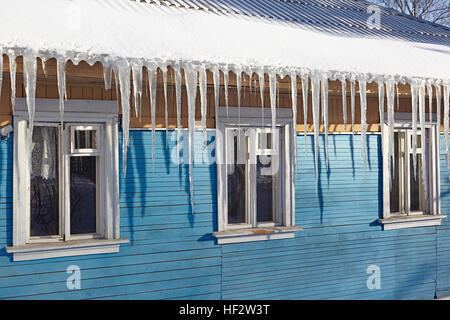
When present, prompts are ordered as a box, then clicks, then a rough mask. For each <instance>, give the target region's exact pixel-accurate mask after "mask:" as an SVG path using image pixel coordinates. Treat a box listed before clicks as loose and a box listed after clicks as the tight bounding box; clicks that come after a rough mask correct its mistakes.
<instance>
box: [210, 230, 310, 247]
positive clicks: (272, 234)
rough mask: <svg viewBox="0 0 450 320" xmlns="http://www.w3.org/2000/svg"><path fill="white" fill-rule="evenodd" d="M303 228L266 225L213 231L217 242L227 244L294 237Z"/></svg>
mask: <svg viewBox="0 0 450 320" xmlns="http://www.w3.org/2000/svg"><path fill="white" fill-rule="evenodd" d="M300 230H303V229H302V228H301V227H298V226H292V227H267V228H246V229H236V230H227V231H221V232H214V233H213V235H214V236H215V237H216V239H217V244H229V243H239V242H251V241H265V240H276V239H288V238H294V237H295V232H296V231H300Z"/></svg>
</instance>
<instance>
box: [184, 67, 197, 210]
mask: <svg viewBox="0 0 450 320" xmlns="http://www.w3.org/2000/svg"><path fill="white" fill-rule="evenodd" d="M184 77H185V80H186V90H187V95H188V114H189V116H188V122H189V142H188V144H189V151H188V152H189V187H190V198H191V208H192V213H194V181H193V161H194V135H195V99H196V97H197V71H196V70H193V69H192V68H191V67H187V68H185V69H184Z"/></svg>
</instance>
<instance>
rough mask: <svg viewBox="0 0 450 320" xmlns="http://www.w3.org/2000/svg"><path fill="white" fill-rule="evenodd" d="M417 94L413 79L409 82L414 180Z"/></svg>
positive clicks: (415, 176) (415, 83)
mask: <svg viewBox="0 0 450 320" xmlns="http://www.w3.org/2000/svg"><path fill="white" fill-rule="evenodd" d="M417 95H418V86H417V82H416V81H413V82H412V83H411V113H412V115H411V117H412V132H413V137H412V139H413V140H412V149H413V169H414V170H413V171H414V180H416V179H417V174H416V173H417V170H416V167H417Z"/></svg>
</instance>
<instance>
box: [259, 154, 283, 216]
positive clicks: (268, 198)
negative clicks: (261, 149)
mask: <svg viewBox="0 0 450 320" xmlns="http://www.w3.org/2000/svg"><path fill="white" fill-rule="evenodd" d="M274 160H275V156H263V155H258V156H257V158H256V193H257V196H256V203H257V205H256V207H257V208H256V210H257V222H267V221H274V217H275V216H276V215H275V212H276V206H277V190H278V185H277V183H276V181H277V176H278V170H277V168H276V164H275V161H274Z"/></svg>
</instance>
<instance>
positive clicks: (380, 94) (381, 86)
mask: <svg viewBox="0 0 450 320" xmlns="http://www.w3.org/2000/svg"><path fill="white" fill-rule="evenodd" d="M378 114H379V116H380V126H383V122H384V119H383V114H384V82H383V80H380V81H379V82H378ZM381 132H383V130H381Z"/></svg>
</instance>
